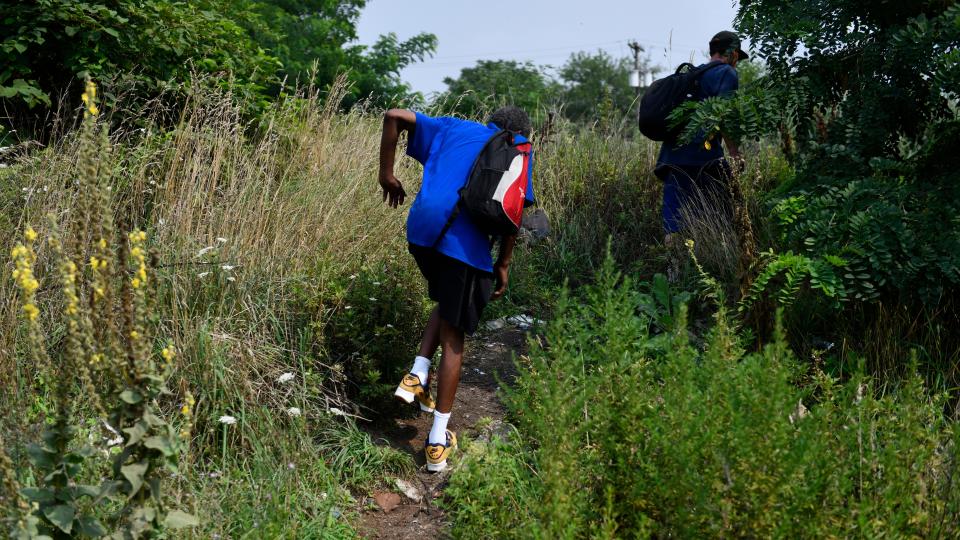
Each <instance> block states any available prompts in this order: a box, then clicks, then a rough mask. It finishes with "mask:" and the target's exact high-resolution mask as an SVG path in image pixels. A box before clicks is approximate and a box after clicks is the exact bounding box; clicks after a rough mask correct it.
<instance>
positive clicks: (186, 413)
mask: <svg viewBox="0 0 960 540" xmlns="http://www.w3.org/2000/svg"><path fill="white" fill-rule="evenodd" d="M180 414H182V415H184V416H190V407H189V406H188V405H184V406H183V407H180Z"/></svg>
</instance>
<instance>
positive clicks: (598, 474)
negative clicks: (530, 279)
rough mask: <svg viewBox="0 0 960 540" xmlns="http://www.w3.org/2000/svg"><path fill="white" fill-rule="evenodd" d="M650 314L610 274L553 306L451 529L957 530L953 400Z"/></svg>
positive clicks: (677, 532) (721, 325)
mask: <svg viewBox="0 0 960 540" xmlns="http://www.w3.org/2000/svg"><path fill="white" fill-rule="evenodd" d="M650 302H651V299H650V296H649V295H643V294H640V293H639V292H638V291H637V290H636V287H634V286H633V284H631V282H630V281H629V280H623V281H622V282H620V280H619V279H618V276H617V275H616V274H615V273H614V272H613V271H612V270H611V269H610V265H608V267H607V268H606V269H605V270H604V271H603V272H601V273H600V275H599V277H598V280H597V283H596V284H595V285H593V286H590V287H588V288H586V290H585V292H584V302H582V303H577V302H575V301H573V300H571V299H570V298H569V297H567V296H564V297H563V298H561V299H560V301H559V302H558V307H557V316H556V319H555V320H554V321H552V322H551V323H550V324H549V326H548V329H547V336H546V340H545V342H546V343H547V345H545V346H543V347H539V346H536V345H534V347H533V351H532V352H531V355H530V359H529V363H528V365H525V366H524V369H523V370H521V375H520V378H519V380H518V383H517V387H516V388H515V390H513V391H512V392H511V393H510V396H509V400H508V401H509V407H510V410H511V414H512V415H513V417H514V418H515V421H516V423H517V425H518V428H519V432H520V433H521V434H522V436H520V435H518V436H516V437H513V438H511V439H510V440H509V441H508V442H499V443H496V444H494V445H492V446H490V447H489V448H486V449H483V450H477V449H473V450H469V451H468V452H467V453H466V458H465V459H464V461H463V462H462V465H461V468H460V469H459V470H458V471H457V472H456V474H454V475H453V476H452V479H451V487H450V491H449V493H450V494H451V496H452V500H451V501H450V503H449V507H450V510H451V515H452V516H453V519H454V531H457V532H459V534H461V535H462V536H463V537H475V536H476V532H477V531H478V530H487V531H490V530H495V531H498V534H505V535H506V536H507V537H515V538H531V537H536V538H586V537H599V538H614V537H617V538H620V537H637V536H638V537H648V536H657V537H664V536H675V537H684V538H687V537H703V536H708V537H720V536H759V537H846V536H868V537H869V536H877V535H886V534H891V533H892V534H900V535H905V536H923V537H931V536H937V535H940V536H951V535H956V534H958V533H960V530H958V529H957V523H958V521H957V518H958V517H960V514H958V512H960V490H957V489H956V485H955V483H953V481H952V480H951V478H952V477H953V476H954V471H955V470H956V467H957V458H958V456H957V448H958V443H960V431H958V430H957V424H956V422H955V421H951V420H948V419H947V418H945V416H944V413H943V411H944V405H945V398H946V396H945V395H943V394H935V395H931V393H930V392H929V391H928V390H926V389H925V388H924V387H923V384H922V383H921V381H920V379H919V378H918V377H916V376H913V377H910V378H908V379H907V380H906V381H905V382H904V383H903V384H902V385H901V386H900V387H898V388H896V389H891V388H887V389H885V390H886V391H885V392H881V389H880V388H878V387H877V386H876V385H875V383H874V381H872V380H871V379H869V378H867V377H864V376H862V375H857V376H854V377H853V378H852V379H850V380H849V381H847V382H844V383H841V382H839V381H836V380H834V379H831V378H830V377H828V376H826V375H824V374H823V373H820V372H817V371H814V372H808V371H807V370H806V369H804V368H803V367H802V365H801V364H800V363H799V362H798V361H797V360H796V359H795V358H794V357H793V356H792V354H791V353H790V352H789V351H788V349H787V347H786V346H785V344H784V340H783V338H782V336H778V337H777V339H776V340H775V341H774V342H773V343H771V344H769V345H768V346H766V347H765V348H764V349H763V350H762V351H760V352H754V353H747V352H745V351H744V349H743V348H742V347H741V344H740V339H739V338H738V336H737V334H736V332H735V330H734V329H733V327H732V326H731V324H730V323H729V321H728V320H727V319H726V315H725V312H724V311H723V310H722V309H721V310H720V311H719V312H718V314H717V316H716V323H715V325H714V326H713V328H712V329H711V330H710V331H709V333H708V334H707V336H706V339H705V341H704V344H703V348H702V349H700V348H698V347H695V346H694V345H692V344H691V342H690V338H689V337H688V332H687V330H686V324H685V321H684V318H685V316H684V315H683V313H682V310H681V313H680V314H679V315H678V317H677V318H676V323H675V324H673V325H672V326H671V327H670V331H669V332H667V333H662V334H653V333H652V332H651V328H652V320H651V316H650V315H649V313H650V312H651V311H652V312H653V313H657V312H658V311H660V310H662V309H663V307H662V306H663V304H662V303H660V306H659V307H658V306H656V305H651V304H650ZM504 445H505V446H504ZM468 449H469V447H468ZM491 485H503V486H506V487H508V488H509V490H508V491H509V493H510V495H505V494H504V492H503V491H493V490H490V489H488V487H489V486H491ZM517 498H521V500H516V499H517ZM480 527H484V528H483V529H480Z"/></svg>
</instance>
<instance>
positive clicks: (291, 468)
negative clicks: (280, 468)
mask: <svg viewBox="0 0 960 540" xmlns="http://www.w3.org/2000/svg"><path fill="white" fill-rule="evenodd" d="M287 468H288V469H290V470H291V471H292V470H294V469H296V468H297V466H296V465H294V464H293V463H287Z"/></svg>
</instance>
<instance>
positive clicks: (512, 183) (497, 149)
mask: <svg viewBox="0 0 960 540" xmlns="http://www.w3.org/2000/svg"><path fill="white" fill-rule="evenodd" d="M532 155H533V147H532V146H531V144H530V142H529V141H523V142H515V141H514V133H513V132H511V131H508V130H506V129H504V130H501V131H498V132H497V133H495V134H494V135H493V136H492V137H490V139H489V140H488V141H487V142H486V143H485V144H484V145H483V149H482V150H480V153H479V154H478V155H477V159H476V160H475V161H474V162H473V167H472V168H471V169H470V174H469V175H468V176H467V183H466V184H464V186H463V187H462V188H460V199H459V200H457V205H456V206H455V207H454V209H453V213H452V214H450V217H449V218H448V219H447V223H446V224H445V225H444V226H443V230H441V231H440V235H439V236H437V240H436V241H435V242H434V243H433V247H437V246H438V245H439V244H440V241H441V240H442V239H443V237H444V235H446V234H447V231H449V230H450V227H451V226H452V225H453V222H454V221H455V220H456V219H457V216H458V215H460V211H461V210H464V211H466V212H467V215H469V216H470V219H471V221H473V223H474V224H475V225H476V226H477V228H479V229H480V230H481V231H483V232H484V233H486V234H488V235H491V236H510V235H514V234H517V233H518V232H519V231H520V221H521V219H522V218H523V208H524V206H526V195H527V193H526V190H527V183H528V180H529V174H530V173H529V171H530V159H531V157H532Z"/></svg>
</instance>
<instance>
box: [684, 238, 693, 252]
mask: <svg viewBox="0 0 960 540" xmlns="http://www.w3.org/2000/svg"><path fill="white" fill-rule="evenodd" d="M684 243H685V244H686V245H687V247H688V248H690V249H693V240H691V239H689V238H688V239H687V241H686V242H684Z"/></svg>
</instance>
